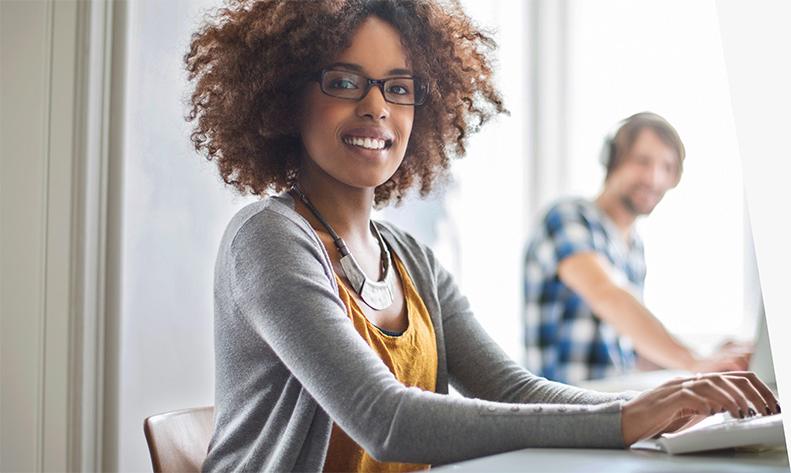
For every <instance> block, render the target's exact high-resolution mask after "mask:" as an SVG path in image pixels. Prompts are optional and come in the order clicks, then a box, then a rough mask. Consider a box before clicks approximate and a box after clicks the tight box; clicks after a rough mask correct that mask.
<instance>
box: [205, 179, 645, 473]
mask: <svg viewBox="0 0 791 473" xmlns="http://www.w3.org/2000/svg"><path fill="white" fill-rule="evenodd" d="M378 226H379V228H380V230H381V233H382V236H383V237H384V239H385V240H386V241H387V243H388V244H389V245H390V247H391V248H393V250H394V251H395V253H396V254H397V255H398V257H399V258H400V259H401V261H403V263H404V266H405V267H406V269H407V271H408V272H409V275H410V277H411V278H412V280H413V281H414V283H415V287H417V289H418V291H419V293H420V296H421V297H422V299H423V302H424V303H425V305H426V308H427V309H428V311H429V313H430V314H431V319H432V322H433V323H434V331H435V333H436V337H437V355H438V366H437V382H436V386H437V392H436V393H431V392H427V391H423V390H420V389H418V388H414V387H411V388H410V387H406V386H404V385H403V384H401V383H400V382H398V381H397V380H396V379H395V377H394V376H393V375H392V374H391V373H390V371H389V370H388V368H387V367H386V366H385V364H384V363H383V362H382V361H381V360H380V359H379V358H378V357H377V355H376V354H375V353H374V352H373V351H372V350H371V349H370V348H369V347H368V345H367V344H366V343H365V341H364V340H363V339H362V337H360V336H359V335H358V333H357V332H356V331H355V329H354V327H353V326H352V324H351V322H350V320H349V318H348V317H347V315H346V310H345V307H344V306H343V303H342V302H341V300H340V298H339V297H338V287H337V285H336V282H335V278H334V277H333V269H332V265H331V263H330V260H329V257H328V255H327V251H326V249H325V248H324V246H323V245H322V243H321V241H320V240H319V238H318V236H317V235H316V233H315V232H314V231H313V229H312V228H311V227H310V225H309V224H308V223H307V221H306V220H305V219H304V218H302V216H300V215H299V214H298V213H297V212H296V211H295V210H294V201H293V200H292V198H291V197H290V196H289V195H288V194H286V193H284V194H280V195H278V196H274V197H268V198H265V199H263V200H261V201H258V202H255V203H253V204H250V205H248V206H246V207H245V208H243V209H242V210H240V211H239V212H238V213H237V214H236V215H235V216H234V217H233V219H232V220H231V222H230V223H229V224H228V228H227V229H226V231H225V235H224V236H223V239H222V243H221V244H220V249H219V254H218V255H217V261H216V268H215V283H214V284H215V286H214V301H215V314H214V317H215V358H216V385H215V386H216V387H215V428H214V434H213V436H212V439H211V443H210V444H209V452H208V457H207V459H206V461H205V463H204V464H203V470H204V471H206V472H215V471H264V470H266V471H320V470H321V468H322V466H323V464H324V458H325V455H326V453H327V448H328V445H329V439H330V432H331V427H332V422H333V421H335V422H336V423H337V424H338V425H339V426H340V427H341V428H343V430H344V431H346V432H347V433H348V434H349V435H350V436H351V438H352V439H354V440H355V441H356V442H357V443H358V444H360V445H361V446H362V447H363V448H365V450H366V451H368V452H369V453H370V454H371V455H372V456H373V457H374V458H376V459H377V460H380V461H388V462H389V461H394V462H407V463H430V464H434V465H437V464H443V463H448V462H455V461H461V460H465V459H469V458H474V457H480V456H484V455H491V454H495V453H499V452H505V451H508V450H514V449H519V448H525V447H555V446H557V447H559V446H565V447H609V448H623V436H622V434H621V405H622V402H623V399H627V398H629V397H630V396H631V395H630V394H626V393H624V394H621V395H610V394H604V393H598V392H593V391H586V390H582V389H578V388H574V387H571V386H566V385H563V384H558V383H553V382H549V381H547V380H545V379H543V378H540V377H537V376H535V375H533V374H531V373H530V372H528V371H526V370H525V369H523V368H522V367H520V366H519V365H517V364H516V363H515V362H514V361H512V360H511V359H510V358H509V357H507V356H506V355H505V353H503V351H502V350H501V349H500V348H499V347H498V346H497V344H496V343H495V342H494V341H493V340H492V339H491V338H490V337H489V336H488V335H487V334H486V332H485V331H484V330H483V329H482V328H481V326H480V325H479V324H478V322H477V321H476V320H475V318H474V317H473V314H472V312H471V311H470V307H469V304H468V302H467V299H466V298H465V297H464V296H462V295H461V293H460V292H459V290H458V288H457V287H456V285H455V283H454V282H453V278H452V277H451V275H450V274H449V273H448V272H447V271H446V270H445V269H443V268H442V266H440V264H439V263H438V262H437V259H436V258H435V257H434V255H433V254H432V252H431V250H430V249H429V248H427V247H426V246H424V245H422V244H420V243H418V242H417V241H415V240H414V239H413V238H412V237H411V236H409V235H408V234H406V233H404V232H402V231H400V230H398V229H397V228H395V227H394V226H392V225H389V224H386V223H378ZM449 383H450V384H452V385H453V386H454V387H455V388H456V389H457V390H458V391H459V392H460V393H461V394H462V395H463V396H465V397H459V396H451V395H448V384H449Z"/></svg>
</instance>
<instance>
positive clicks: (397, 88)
mask: <svg viewBox="0 0 791 473" xmlns="http://www.w3.org/2000/svg"><path fill="white" fill-rule="evenodd" d="M388 92H391V93H393V94H396V95H408V94H409V89H407V88H406V87H405V86H403V85H394V86H392V87H390V89H388Z"/></svg>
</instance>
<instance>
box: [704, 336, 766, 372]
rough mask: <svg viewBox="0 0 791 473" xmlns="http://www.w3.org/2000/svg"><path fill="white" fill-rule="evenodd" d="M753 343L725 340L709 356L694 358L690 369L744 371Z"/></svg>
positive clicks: (748, 363) (748, 361)
mask: <svg viewBox="0 0 791 473" xmlns="http://www.w3.org/2000/svg"><path fill="white" fill-rule="evenodd" d="M752 352H753V344H752V343H747V342H735V341H733V340H727V341H726V342H724V343H723V344H722V345H720V346H719V348H718V349H717V351H716V352H715V353H714V354H712V355H711V356H709V357H706V358H702V359H699V360H696V361H695V363H694V364H693V366H692V367H691V368H690V371H699V372H704V373H705V372H713V371H744V370H746V369H747V367H748V366H749V365H750V357H751V356H752Z"/></svg>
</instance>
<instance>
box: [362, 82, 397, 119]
mask: <svg viewBox="0 0 791 473" xmlns="http://www.w3.org/2000/svg"><path fill="white" fill-rule="evenodd" d="M357 114H358V115H359V116H360V117H370V118H372V119H374V120H384V119H385V118H387V117H388V116H389V115H390V107H389V106H388V103H387V101H386V100H385V98H384V95H382V91H381V89H380V88H379V87H376V86H373V87H371V88H370V89H368V93H367V94H365V96H364V97H363V98H362V99H360V101H359V102H358V104H357Z"/></svg>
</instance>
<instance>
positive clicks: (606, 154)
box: [599, 114, 639, 175]
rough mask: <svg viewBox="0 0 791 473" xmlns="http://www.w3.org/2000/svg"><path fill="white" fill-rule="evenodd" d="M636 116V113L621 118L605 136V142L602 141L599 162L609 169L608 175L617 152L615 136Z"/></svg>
mask: <svg viewBox="0 0 791 473" xmlns="http://www.w3.org/2000/svg"><path fill="white" fill-rule="evenodd" d="M638 115H639V114H638ZM635 116H636V115H632V116H631V117H628V118H624V119H623V120H620V121H619V122H618V123H617V124H616V125H615V126H614V127H613V128H612V129H611V130H610V132H609V133H607V135H606V136H605V137H604V143H602V147H601V151H599V162H600V163H601V164H602V166H604V169H606V170H607V174H608V175H609V174H610V171H611V167H612V165H613V164H614V161H615V153H616V152H617V145H616V143H615V137H616V135H617V134H618V132H619V131H620V130H621V128H623V126H624V125H625V124H626V122H628V121H630V120H631V119H632V118H634V117H635Z"/></svg>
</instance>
